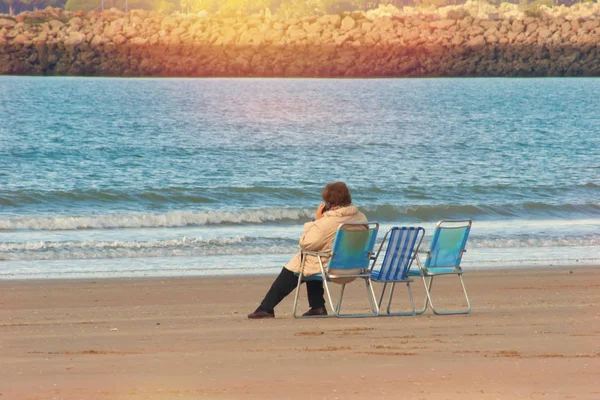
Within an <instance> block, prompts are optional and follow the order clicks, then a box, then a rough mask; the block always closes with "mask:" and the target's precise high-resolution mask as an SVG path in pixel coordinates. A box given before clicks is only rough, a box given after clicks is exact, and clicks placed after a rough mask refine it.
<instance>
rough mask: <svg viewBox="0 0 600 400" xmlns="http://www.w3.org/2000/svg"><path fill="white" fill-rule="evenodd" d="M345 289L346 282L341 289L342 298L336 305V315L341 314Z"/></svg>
mask: <svg viewBox="0 0 600 400" xmlns="http://www.w3.org/2000/svg"><path fill="white" fill-rule="evenodd" d="M344 289H346V284H345V283H342V288H341V289H340V299H339V300H338V303H337V305H336V306H335V315H339V313H340V309H341V308H342V298H343V297H344Z"/></svg>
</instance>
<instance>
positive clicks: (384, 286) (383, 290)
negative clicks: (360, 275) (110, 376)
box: [378, 282, 387, 309]
mask: <svg viewBox="0 0 600 400" xmlns="http://www.w3.org/2000/svg"><path fill="white" fill-rule="evenodd" d="M386 287H387V282H385V283H384V284H383V289H381V297H380V298H379V303H378V307H379V309H381V303H382V302H383V296H384V295H385V288H386Z"/></svg>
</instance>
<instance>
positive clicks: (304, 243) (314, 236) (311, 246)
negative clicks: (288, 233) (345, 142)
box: [248, 182, 367, 319]
mask: <svg viewBox="0 0 600 400" xmlns="http://www.w3.org/2000/svg"><path fill="white" fill-rule="evenodd" d="M321 197H322V199H323V203H322V204H321V205H319V207H318V208H317V212H316V216H315V220H314V221H312V222H307V223H306V224H304V233H303V234H302V237H301V238H300V248H302V249H304V250H311V251H322V252H328V251H331V248H332V246H333V240H334V239H335V235H336V232H337V228H338V226H339V225H340V224H342V223H344V222H361V223H362V222H367V217H365V215H364V214H363V213H362V212H360V211H358V208H357V207H356V206H354V205H352V197H351V196H350V191H349V190H348V187H347V186H346V184H345V183H344V182H335V183H330V184H328V185H327V186H325V188H324V189H323V192H322V193H321ZM306 257H307V258H306V260H305V264H304V275H305V276H310V275H315V274H320V273H321V268H320V266H319V260H318V259H317V257H316V256H310V255H307V256H306ZM301 263H302V259H301V256H300V252H298V253H297V254H296V255H295V256H294V257H293V258H292V259H291V260H290V261H289V262H288V263H287V264H286V265H285V267H283V269H282V270H281V273H280V274H279V276H278V277H277V278H276V279H275V281H274V282H273V284H272V285H271V288H270V289H269V291H268V292H267V294H266V295H265V298H264V299H263V301H262V302H261V303H260V306H258V308H257V309H256V311H254V312H253V313H251V314H248V318H250V319H260V318H274V317H275V311H274V309H275V306H277V304H279V303H280V302H281V300H283V299H284V298H285V297H286V296H287V295H288V294H290V293H291V292H292V291H293V290H294V289H295V288H296V286H297V285H298V275H295V273H296V274H298V273H299V272H300V265H301ZM306 290H307V293H308V303H309V305H310V309H309V310H308V311H307V312H306V313H304V314H303V316H311V315H327V309H326V308H325V299H324V297H323V295H324V293H323V283H322V282H321V281H320V280H307V281H306Z"/></svg>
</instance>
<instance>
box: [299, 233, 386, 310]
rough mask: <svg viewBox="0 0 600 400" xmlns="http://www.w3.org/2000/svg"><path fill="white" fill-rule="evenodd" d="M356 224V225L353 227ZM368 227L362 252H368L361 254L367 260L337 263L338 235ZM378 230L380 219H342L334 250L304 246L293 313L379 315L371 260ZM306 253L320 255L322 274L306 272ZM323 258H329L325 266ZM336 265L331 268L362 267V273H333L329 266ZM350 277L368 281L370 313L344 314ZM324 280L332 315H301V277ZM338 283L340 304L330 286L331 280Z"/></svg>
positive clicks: (318, 257)
mask: <svg viewBox="0 0 600 400" xmlns="http://www.w3.org/2000/svg"><path fill="white" fill-rule="evenodd" d="M361 226H363V227H365V228H366V229H357V228H359V227H361ZM346 228H351V229H346ZM352 228H354V229H352ZM365 230H366V231H370V235H368V237H367V241H366V242H365V243H364V245H363V248H362V250H363V252H364V253H366V254H362V255H364V260H362V259H361V260H358V259H357V260H352V261H354V262H358V264H357V265H354V264H353V265H350V266H347V265H341V264H336V261H337V259H336V255H337V254H339V253H338V252H336V250H337V248H338V246H341V245H342V244H341V243H339V239H338V238H339V237H340V236H341V235H340V232H342V231H345V232H346V233H345V234H346V235H348V234H350V235H352V234H353V233H352V232H361V233H362V232H365ZM378 230H379V223H378V222H345V223H342V224H340V225H339V226H338V228H337V233H336V237H335V239H334V243H333V247H332V250H331V252H319V251H309V250H301V255H302V263H301V264H300V272H299V273H298V285H297V286H296V295H295V297H294V309H293V312H292V314H293V315H294V318H328V317H338V318H361V317H376V316H377V315H378V314H379V306H378V303H377V298H376V296H375V291H374V290H373V285H372V284H371V268H370V267H371V260H372V259H373V255H374V253H373V249H374V247H375V239H376V237H377V232H378ZM306 256H315V257H317V259H318V260H319V266H320V267H321V274H319V275H310V276H304V264H305V261H306ZM323 258H326V259H327V268H325V265H324V264H323ZM330 266H331V267H333V268H331V270H333V271H340V272H342V271H343V270H345V269H352V270H354V269H360V272H359V273H353V274H344V273H340V272H338V273H337V274H332V273H330V269H329V267H330ZM348 278H355V279H356V278H358V279H363V280H364V281H365V285H366V289H367V297H368V299H369V303H370V306H371V311H372V313H371V314H342V313H341V307H342V300H343V297H344V289H345V288H346V284H347V283H350V282H346V280H347V279H348ZM311 279H312V280H321V281H322V282H323V286H324V288H325V292H326V293H327V300H329V306H330V308H331V310H332V311H333V315H311V316H306V317H304V316H299V315H297V313H296V310H297V308H298V297H299V295H300V285H301V284H302V281H303V280H304V281H306V280H311ZM336 279H339V280H341V283H340V282H336ZM355 279H352V281H354V280H355ZM331 282H333V283H336V284H339V285H342V288H341V290H340V297H339V299H338V302H337V304H335V303H334V302H333V298H332V296H331V290H330V289H329V283H331Z"/></svg>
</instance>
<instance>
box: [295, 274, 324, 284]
mask: <svg viewBox="0 0 600 400" xmlns="http://www.w3.org/2000/svg"><path fill="white" fill-rule="evenodd" d="M294 275H296V276H300V274H299V273H297V272H294ZM302 280H303V281H305V282H306V281H322V280H323V274H314V275H309V276H305V277H303V278H302Z"/></svg>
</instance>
